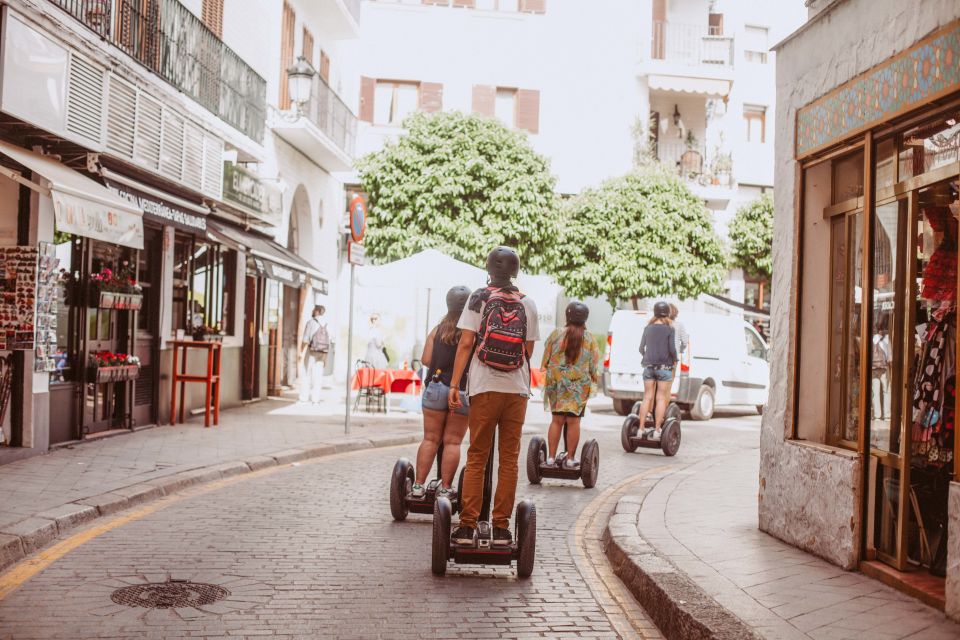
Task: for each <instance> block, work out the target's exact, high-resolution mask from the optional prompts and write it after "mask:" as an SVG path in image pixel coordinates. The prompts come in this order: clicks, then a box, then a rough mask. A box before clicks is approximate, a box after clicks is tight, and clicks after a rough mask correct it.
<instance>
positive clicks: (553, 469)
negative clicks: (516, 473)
mask: <svg viewBox="0 0 960 640" xmlns="http://www.w3.org/2000/svg"><path fill="white" fill-rule="evenodd" d="M564 442H566V425H564ZM567 455H568V453H567V452H566V451H563V452H561V453H559V454H557V458H556V462H555V463H554V464H552V465H548V464H547V441H546V440H544V439H543V438H542V437H541V436H534V437H533V438H531V439H530V444H529V446H527V480H529V481H530V484H540V481H541V480H542V479H543V478H557V479H560V480H580V481H582V482H583V486H584V487H586V488H587V489H590V488H592V487H593V486H595V485H596V484H597V474H598V473H599V472H600V445H599V444H597V441H596V440H593V439H590V440H587V441H586V442H584V443H583V447H582V449H581V450H580V466H579V467H574V468H573V469H568V468H566V467H565V466H564V464H563V463H564V461H565V460H566V459H567Z"/></svg>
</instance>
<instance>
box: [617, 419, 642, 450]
mask: <svg viewBox="0 0 960 640" xmlns="http://www.w3.org/2000/svg"><path fill="white" fill-rule="evenodd" d="M639 431H640V418H638V417H637V415H636V414H634V413H631V414H630V415H629V416H627V419H626V420H624V421H623V426H622V427H621V428H620V444H621V445H622V446H623V450H624V451H626V452H627V453H633V452H634V451H636V450H637V445H635V444H633V442H631V441H630V438H635V437H636V436H637V433H638V432H639Z"/></svg>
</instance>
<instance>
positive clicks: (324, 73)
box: [320, 49, 330, 84]
mask: <svg viewBox="0 0 960 640" xmlns="http://www.w3.org/2000/svg"><path fill="white" fill-rule="evenodd" d="M320 77H321V78H322V79H323V81H324V82H326V83H327V84H330V56H328V55H327V52H326V51H324V50H323V49H320Z"/></svg>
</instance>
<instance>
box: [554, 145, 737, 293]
mask: <svg viewBox="0 0 960 640" xmlns="http://www.w3.org/2000/svg"><path fill="white" fill-rule="evenodd" d="M566 205H567V206H566V207H565V210H564V212H563V216H562V221H561V231H560V242H559V243H558V246H557V248H556V251H555V257H554V260H553V264H552V265H551V266H552V269H551V272H552V273H553V274H554V276H555V277H556V278H557V280H558V281H559V282H560V284H561V285H562V286H563V287H564V289H566V291H567V294H568V295H571V296H580V297H585V296H602V297H605V298H606V299H607V300H608V301H609V302H610V304H611V305H616V303H617V301H618V300H624V299H632V300H633V301H634V303H636V300H637V299H638V298H648V297H656V296H665V295H674V296H678V297H680V298H691V297H694V296H697V295H699V294H701V293H704V292H713V291H716V290H718V289H719V288H720V284H721V282H722V281H723V276H724V273H725V257H724V254H723V250H722V248H721V245H720V240H719V239H718V238H717V235H716V232H715V231H714V229H713V223H712V220H711V217H710V213H709V212H708V211H707V209H706V208H705V207H704V206H703V203H702V202H701V201H700V199H699V198H697V197H696V196H695V195H694V194H693V193H692V192H691V191H690V189H689V188H688V187H687V186H686V185H685V184H683V182H681V180H680V179H679V178H678V177H677V176H676V175H675V174H674V173H672V172H670V171H669V170H667V169H665V168H664V167H662V166H661V165H659V164H658V163H649V164H645V165H641V166H639V167H637V168H636V169H635V170H634V171H633V172H632V173H630V174H627V175H625V176H623V177H620V178H614V179H612V180H608V181H606V182H604V183H603V184H602V185H600V186H599V187H598V188H595V189H588V190H585V191H584V192H583V193H581V194H580V195H579V196H577V197H575V198H573V199H571V200H569V201H568V202H567V203H566Z"/></svg>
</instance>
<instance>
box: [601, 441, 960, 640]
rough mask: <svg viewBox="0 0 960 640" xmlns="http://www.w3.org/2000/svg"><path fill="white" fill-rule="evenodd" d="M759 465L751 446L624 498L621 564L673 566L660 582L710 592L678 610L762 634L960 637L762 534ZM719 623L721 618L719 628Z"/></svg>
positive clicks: (837, 638) (618, 533)
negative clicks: (626, 524) (672, 571)
mask: <svg viewBox="0 0 960 640" xmlns="http://www.w3.org/2000/svg"><path fill="white" fill-rule="evenodd" d="M758 468H759V450H757V449H751V450H747V451H742V452H739V453H736V454H732V455H726V456H720V457H714V458H710V459H708V460H704V461H702V462H698V463H696V464H693V465H690V466H689V467H686V468H685V469H683V470H680V471H677V472H674V473H670V474H667V475H665V476H664V477H663V478H662V479H660V480H659V481H658V482H656V484H652V483H649V482H648V484H647V486H640V487H638V488H637V491H636V492H634V493H638V494H642V495H641V496H636V495H634V496H631V495H628V496H625V497H624V498H623V499H622V500H621V504H620V505H618V508H617V513H618V515H617V516H614V519H612V520H611V524H610V527H609V533H611V534H612V535H613V537H614V539H615V540H618V541H620V542H621V544H622V546H623V553H621V555H620V557H619V559H620V560H623V559H624V556H629V557H630V558H631V560H632V561H635V562H637V563H639V564H643V563H644V562H646V563H647V564H648V568H649V567H655V568H654V569H653V570H652V571H648V572H647V573H649V574H655V573H657V572H658V571H660V570H661V569H663V567H664V565H665V564H666V565H672V568H676V569H678V570H679V572H678V575H677V576H670V577H668V578H667V579H666V580H662V581H661V585H664V584H665V585H667V589H668V590H669V589H670V588H671V587H670V585H671V583H672V584H674V585H675V584H677V583H678V582H685V583H686V584H687V586H689V585H690V583H691V582H692V584H693V585H695V586H696V587H697V588H698V589H695V591H698V592H699V593H700V594H701V595H703V594H705V595H706V596H708V597H705V598H702V600H710V599H712V601H710V602H706V603H704V602H700V603H696V602H687V601H685V600H681V601H680V602H679V605H680V607H681V608H684V609H687V610H688V611H689V612H692V613H693V615H694V616H696V615H701V616H707V617H709V615H710V611H711V610H713V611H717V609H716V605H719V606H720V607H721V608H722V610H720V613H721V614H723V615H721V616H718V617H723V616H724V615H725V616H729V615H730V614H732V616H734V618H733V621H734V622H735V623H737V624H739V623H740V622H743V623H745V627H747V628H750V629H752V630H753V631H754V632H755V633H756V634H757V635H759V636H761V637H763V638H768V639H775V640H781V639H784V640H809V639H813V640H845V639H848V638H849V639H854V638H871V639H872V640H894V639H900V638H910V639H921V638H922V639H924V640H941V639H943V640H947V639H951V640H956V639H957V638H960V625H958V624H955V623H953V622H951V621H950V620H948V619H947V618H946V616H944V614H943V613H942V612H940V611H938V610H936V609H934V608H932V607H929V606H927V605H925V604H923V603H921V602H920V601H918V600H916V599H914V598H911V597H909V596H906V595H904V594H902V593H900V592H899V591H896V590H894V589H891V588H889V587H887V586H885V585H883V584H881V583H880V582H878V581H876V580H873V579H871V578H868V577H866V576H864V575H862V574H860V573H855V572H847V571H843V570H842V569H840V568H839V567H836V566H834V565H832V564H830V563H828V562H825V561H823V560H821V559H819V558H817V557H815V556H812V555H810V554H807V553H805V552H803V551H800V550H799V549H797V548H795V547H792V546H790V545H787V544H785V543H783V542H781V541H779V540H777V539H776V538H774V537H772V536H769V535H767V534H765V533H763V532H761V531H760V530H759V529H758V528H757V482H758V480H757V469H758ZM641 501H642V504H641ZM628 513H629V514H630V515H629V516H627V515H626V514H628ZM624 519H626V520H628V521H629V522H630V526H629V527H627V528H628V529H629V530H631V531H633V530H635V531H636V532H637V535H636V536H635V537H634V538H633V539H632V540H631V539H629V538H627V537H625V536H624V526H623V525H624ZM615 521H616V522H615ZM634 523H635V524H634ZM651 552H652V553H651ZM608 555H611V552H610V549H609V548H608ZM611 558H612V559H614V561H615V562H616V560H617V558H614V557H613V555H611ZM665 561H668V562H665ZM642 571H643V569H642V568H641V571H640V572H638V573H641V572H642ZM664 573H667V572H664ZM626 577H627V578H629V576H626ZM648 577H649V576H648ZM656 580H657V578H656V576H654V582H656ZM659 586H660V585H657V586H654V587H651V585H650V582H649V581H648V582H647V583H646V584H645V585H644V587H643V588H644V589H647V590H648V591H647V595H649V590H651V589H652V590H657V589H658V588H659ZM693 598H695V596H691V599H693ZM641 604H644V603H643V598H641ZM698 604H699V606H698ZM711 607H712V609H711ZM648 610H649V606H648ZM678 611H679V609H678ZM728 622H729V621H728ZM723 626H724V624H723V621H720V624H719V627H718V628H722V627H723ZM727 626H729V625H727ZM666 635H667V636H668V637H670V634H666ZM723 636H724V634H723V633H719V634H717V635H715V636H711V635H709V634H708V635H705V636H704V637H723ZM731 637H737V636H736V634H734V635H733V636H731Z"/></svg>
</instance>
